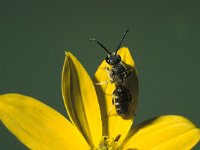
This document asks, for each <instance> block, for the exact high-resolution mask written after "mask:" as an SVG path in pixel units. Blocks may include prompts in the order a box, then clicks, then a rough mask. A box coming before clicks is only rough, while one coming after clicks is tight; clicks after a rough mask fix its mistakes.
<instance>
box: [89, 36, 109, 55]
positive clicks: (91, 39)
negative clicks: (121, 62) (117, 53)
mask: <svg viewBox="0 0 200 150" xmlns="http://www.w3.org/2000/svg"><path fill="white" fill-rule="evenodd" d="M89 40H90V41H94V42H95V43H97V44H98V45H99V46H101V47H102V48H103V49H104V50H105V51H106V52H107V53H108V54H109V55H112V53H111V52H110V51H109V50H108V49H107V48H106V47H105V46H104V45H103V44H101V43H100V42H99V41H97V40H96V39H89Z"/></svg>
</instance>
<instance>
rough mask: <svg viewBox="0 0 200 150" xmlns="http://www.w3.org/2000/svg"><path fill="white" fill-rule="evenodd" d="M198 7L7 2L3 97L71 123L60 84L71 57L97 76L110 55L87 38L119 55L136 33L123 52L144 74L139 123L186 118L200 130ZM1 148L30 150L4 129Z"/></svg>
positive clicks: (0, 49) (0, 47) (1, 43)
mask: <svg viewBox="0 0 200 150" xmlns="http://www.w3.org/2000/svg"><path fill="white" fill-rule="evenodd" d="M199 5H200V2H199V1H183V0H179V1H178V0H167V1H159V0H156V1H155V0H152V1H148V0H146V1H141V0H127V1H96V0H93V1H91V0H89V1H76V0H75V1H63V0H58V1H56V0H48V1H47V0H43V1H30V0H18V1H9V0H8V1H3V0H1V4H0V68H1V69H0V94H3V93H9V92H18V93H22V94H26V95H29V96H32V97H34V98H37V99H39V100H41V101H42V102H44V103H46V104H48V105H50V106H52V107H53V108H55V109H56V110H58V111H59V112H61V113H62V114H64V115H65V116H66V112H65V108H64V105H63V102H62V96H61V85H60V83H61V70H62V65H63V61H64V51H65V50H69V51H71V52H72V53H73V54H74V55H75V56H76V57H77V58H78V59H79V60H80V61H81V62H82V64H83V65H84V67H85V68H86V70H87V71H88V72H89V74H90V75H91V76H92V75H93V74H94V72H95V70H96V69H97V66H98V65H99V64H100V62H101V61H102V59H103V58H105V56H106V53H105V52H104V51H103V50H102V49H101V48H100V47H99V46H98V45H96V44H94V43H91V42H89V40H88V39H89V38H91V37H95V38H96V39H98V40H99V41H101V42H102V43H103V44H104V45H105V46H106V47H107V48H108V49H110V50H115V48H116V46H117V44H118V43H119V40H120V38H121V36H122V33H123V32H124V31H125V30H126V29H128V28H129V29H130V32H129V33H128V35H127V37H126V39H125V41H124V43H123V45H124V46H127V47H129V49H130V50H131V52H132V54H133V57H134V60H135V62H136V65H137V69H138V72H139V81H140V83H139V85H140V95H139V105H138V110H137V116H136V123H139V122H141V121H144V120H146V119H149V118H151V117H154V116H158V115H164V114H179V115H183V116H186V117H188V118H190V119H191V120H192V121H193V122H194V123H196V124H197V125H198V126H200V119H199V118H200V111H199V106H200V87H199V86H200V59H199V56H200V44H199V43H200V29H199V28H200V9H199ZM158 138H159V137H158ZM0 149H2V150H3V149H6V150H13V149H17V150H24V149H27V148H26V147H25V146H23V145H22V144H21V143H20V142H19V141H18V140H17V139H16V138H15V137H14V136H13V135H12V134H11V133H9V131H8V130H7V129H6V128H5V127H4V126H3V125H2V124H0ZM196 149H200V145H198V146H197V147H196Z"/></svg>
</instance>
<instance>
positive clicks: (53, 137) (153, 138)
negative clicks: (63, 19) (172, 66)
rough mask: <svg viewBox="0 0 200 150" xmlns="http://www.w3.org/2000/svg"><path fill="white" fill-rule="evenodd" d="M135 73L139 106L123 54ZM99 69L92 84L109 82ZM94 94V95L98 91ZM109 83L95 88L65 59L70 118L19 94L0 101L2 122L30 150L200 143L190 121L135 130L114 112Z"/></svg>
mask: <svg viewBox="0 0 200 150" xmlns="http://www.w3.org/2000/svg"><path fill="white" fill-rule="evenodd" d="M119 53H120V55H121V56H122V60H123V61H124V63H126V64H127V65H128V66H129V67H128V68H129V69H131V70H132V72H133V73H132V74H131V76H130V81H129V82H128V83H129V85H128V86H129V88H130V90H131V94H132V96H133V103H132V110H133V112H132V114H134V113H135V107H136V103H137V93H138V91H137V90H138V87H137V82H138V81H137V74H136V71H135V65H134V62H133V60H132V57H131V55H130V53H129V51H128V49H127V48H121V49H120V50H119ZM106 65H107V64H106V63H105V61H104V62H103V63H102V64H101V66H100V67H99V69H98V70H97V72H96V74H95V79H94V82H103V81H106V80H107V79H108V76H107V73H106V71H105V70H104V69H102V68H104V67H105V66H106ZM95 88H96V89H95ZM114 88H115V87H114V85H113V84H111V83H108V84H103V85H101V86H96V85H95V86H94V84H93V82H92V81H91V79H90V77H89V76H88V74H87V72H86V71H85V70H84V68H83V66H82V65H81V64H80V63H79V61H78V60H77V59H76V58H75V57H74V56H73V55H72V54H71V53H66V59H65V62H64V66H63V73H62V94H63V99H64V103H65V106H66V109H67V112H68V115H69V117H70V121H71V122H70V121H68V120H67V119H66V118H65V117H63V116H62V115H61V114H59V113H58V112H57V111H56V110H54V109H52V108H50V107H49V106H47V105H45V104H43V103H41V102H39V101H38V100H36V99H34V98H31V97H28V96H25V95H21V94H4V95H1V96H0V120H1V121H2V122H3V124H4V125H5V126H6V127H7V128H8V129H9V130H10V131H11V132H12V133H13V134H14V135H15V136H16V137H17V138H18V139H19V140H20V141H21V142H22V143H23V144H25V145H26V146H27V147H28V148H30V149H37V150H89V149H99V150H101V149H102V150H104V149H105V150H106V149H109V150H115V149H123V150H188V149H191V148H192V147H193V146H194V145H195V144H196V143H197V142H198V141H199V139H200V130H199V128H197V127H196V126H195V125H194V124H193V123H192V122H190V121H189V120H188V119H186V118H184V117H181V116H175V115H168V116H160V117H156V118H153V119H150V120H148V121H145V122H143V123H141V124H139V125H137V126H132V123H133V119H132V118H126V119H124V118H122V117H120V116H118V115H116V113H115V109H113V110H111V109H110V108H111V107H112V92H113V90H114Z"/></svg>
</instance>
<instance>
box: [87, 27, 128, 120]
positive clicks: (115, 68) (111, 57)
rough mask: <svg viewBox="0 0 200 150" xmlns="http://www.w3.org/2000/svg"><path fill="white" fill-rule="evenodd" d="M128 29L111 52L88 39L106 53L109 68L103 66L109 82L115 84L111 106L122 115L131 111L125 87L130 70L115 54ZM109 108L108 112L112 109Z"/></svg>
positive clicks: (126, 114) (124, 115)
mask: <svg viewBox="0 0 200 150" xmlns="http://www.w3.org/2000/svg"><path fill="white" fill-rule="evenodd" d="M128 31H129V30H126V31H125V32H124V34H123V36H122V38H121V41H120V43H119V45H118V46H117V49H116V51H115V52H114V53H111V52H110V51H109V50H108V49H107V48H106V47H105V46H104V45H103V44H101V43H100V42H99V41H97V40H96V39H90V40H91V41H94V42H96V43H97V44H98V45H100V46H101V47H102V48H103V49H104V50H105V51H106V52H107V54H108V56H107V57H106V58H105V61H106V62H107V64H109V65H110V66H111V68H108V67H106V68H104V69H105V70H106V71H107V72H108V75H109V77H110V79H109V80H110V82H111V83H114V84H115V87H116V88H115V90H114V91H113V94H112V106H113V105H114V106H115V109H116V113H117V114H118V115H120V116H122V117H126V116H128V115H129V114H130V112H131V99H132V96H131V93H130V90H129V89H128V88H127V79H128V76H129V75H130V71H128V69H127V67H126V66H125V64H124V63H123V62H122V60H121V56H120V55H119V54H117V51H118V50H119V48H120V47H121V44H122V42H123V40H124V38H125V36H126V34H127V33H128ZM109 80H107V81H105V82H100V83H97V85H101V84H104V83H108V81H109ZM112 108H113V107H111V110H110V112H111V111H112Z"/></svg>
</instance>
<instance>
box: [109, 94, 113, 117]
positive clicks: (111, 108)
mask: <svg viewBox="0 0 200 150" xmlns="http://www.w3.org/2000/svg"><path fill="white" fill-rule="evenodd" d="M114 105H115V98H114V95H112V106H111V107H110V111H109V113H108V116H110V115H111V112H112V110H113V107H114Z"/></svg>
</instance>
